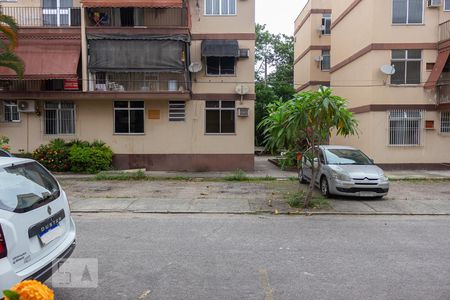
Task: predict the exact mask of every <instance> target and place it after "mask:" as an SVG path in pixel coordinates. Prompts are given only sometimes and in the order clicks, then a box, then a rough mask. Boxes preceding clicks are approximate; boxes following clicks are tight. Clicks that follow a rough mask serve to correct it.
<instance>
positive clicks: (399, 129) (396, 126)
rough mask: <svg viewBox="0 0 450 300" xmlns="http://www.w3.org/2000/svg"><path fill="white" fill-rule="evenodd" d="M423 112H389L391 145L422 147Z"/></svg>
mask: <svg viewBox="0 0 450 300" xmlns="http://www.w3.org/2000/svg"><path fill="white" fill-rule="evenodd" d="M421 136H422V111H420V110H395V111H390V112H389V145H391V146H418V145H421Z"/></svg>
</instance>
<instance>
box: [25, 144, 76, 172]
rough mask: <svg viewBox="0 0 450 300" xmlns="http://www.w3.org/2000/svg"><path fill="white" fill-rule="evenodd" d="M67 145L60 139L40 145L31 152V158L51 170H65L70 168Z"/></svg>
mask: <svg viewBox="0 0 450 300" xmlns="http://www.w3.org/2000/svg"><path fill="white" fill-rule="evenodd" d="M69 150H70V149H69V147H67V145H66V142H65V141H64V140H62V139H56V140H53V141H51V142H50V143H49V144H47V145H41V146H39V148H37V149H36V150H35V151H34V152H33V159H35V160H37V161H38V162H40V163H41V164H42V165H44V166H45V167H46V168H47V169H49V170H50V171H53V172H67V171H69V170H70V161H69Z"/></svg>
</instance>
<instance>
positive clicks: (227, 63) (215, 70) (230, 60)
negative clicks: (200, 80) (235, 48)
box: [206, 56, 236, 76]
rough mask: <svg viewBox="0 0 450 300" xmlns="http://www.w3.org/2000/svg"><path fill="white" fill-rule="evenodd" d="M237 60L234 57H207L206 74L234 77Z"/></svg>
mask: <svg viewBox="0 0 450 300" xmlns="http://www.w3.org/2000/svg"><path fill="white" fill-rule="evenodd" d="M235 60H236V59H235V58H234V57H215V56H210V57H207V58H206V74H207V75H213V76H214V75H215V76H220V75H234V73H235V71H234V66H235Z"/></svg>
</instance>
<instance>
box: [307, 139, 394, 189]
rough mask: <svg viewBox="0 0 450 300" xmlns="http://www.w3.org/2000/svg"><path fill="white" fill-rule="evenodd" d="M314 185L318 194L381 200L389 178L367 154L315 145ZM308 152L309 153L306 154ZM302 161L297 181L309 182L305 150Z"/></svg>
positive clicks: (345, 147)
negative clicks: (318, 190)
mask: <svg viewBox="0 0 450 300" xmlns="http://www.w3.org/2000/svg"><path fill="white" fill-rule="evenodd" d="M318 150H319V154H318V159H317V158H316V159H314V164H315V166H316V167H317V168H318V171H317V176H316V178H315V182H316V185H317V186H318V187H319V188H320V191H321V192H322V195H324V196H326V197H330V196H332V195H341V196H356V197H372V198H382V197H383V196H386V195H387V193H388V192H389V179H388V178H387V177H386V175H385V174H384V172H383V170H382V169H380V168H379V167H377V166H376V165H374V163H373V160H371V159H370V158H369V157H367V155H365V154H364V153H363V152H361V151H360V150H358V149H355V148H352V147H347V146H319V147H318ZM308 151H309V153H308ZM308 151H307V153H306V155H305V156H304V157H303V159H302V167H301V168H300V171H299V180H300V182H302V183H306V182H309V181H310V180H311V177H312V168H311V163H310V161H309V160H308V159H306V157H309V156H308V155H309V154H310V151H311V150H308Z"/></svg>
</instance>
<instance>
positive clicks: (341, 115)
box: [259, 87, 358, 208]
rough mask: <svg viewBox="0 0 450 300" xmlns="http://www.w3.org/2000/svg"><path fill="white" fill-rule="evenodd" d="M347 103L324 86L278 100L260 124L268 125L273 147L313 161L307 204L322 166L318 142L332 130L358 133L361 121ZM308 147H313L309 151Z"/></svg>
mask: <svg viewBox="0 0 450 300" xmlns="http://www.w3.org/2000/svg"><path fill="white" fill-rule="evenodd" d="M346 104H347V101H346V100H345V99H343V98H341V97H339V96H336V95H333V93H332V90H331V89H330V88H327V87H321V88H320V89H319V90H318V91H308V92H304V93H300V94H296V95H295V96H294V98H293V99H291V100H289V101H286V102H281V101H275V102H274V103H272V104H270V105H269V106H268V114H269V115H268V116H267V117H266V118H264V120H263V121H262V122H261V123H260V124H259V127H260V128H264V131H263V134H264V136H265V141H264V142H265V145H266V147H267V148H268V149H269V150H271V151H280V150H282V149H285V150H287V151H289V152H294V153H300V154H301V155H302V156H304V158H305V159H306V160H307V161H308V162H309V164H310V165H311V168H312V177H311V178H312V180H311V182H310V184H309V189H308V193H307V194H306V197H305V201H304V205H305V208H307V207H308V206H309V202H310V200H311V198H312V194H313V191H314V184H315V180H314V179H315V178H316V176H317V170H318V167H320V160H319V159H317V158H318V149H317V146H319V145H322V144H324V143H326V142H327V140H328V138H329V137H330V136H331V133H332V132H334V134H336V135H340V136H348V135H354V134H357V126H358V124H357V121H356V119H355V118H354V116H353V114H352V113H351V112H350V111H349V110H348V109H347V105H346ZM308 149H311V151H310V152H308V153H306V150H308Z"/></svg>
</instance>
